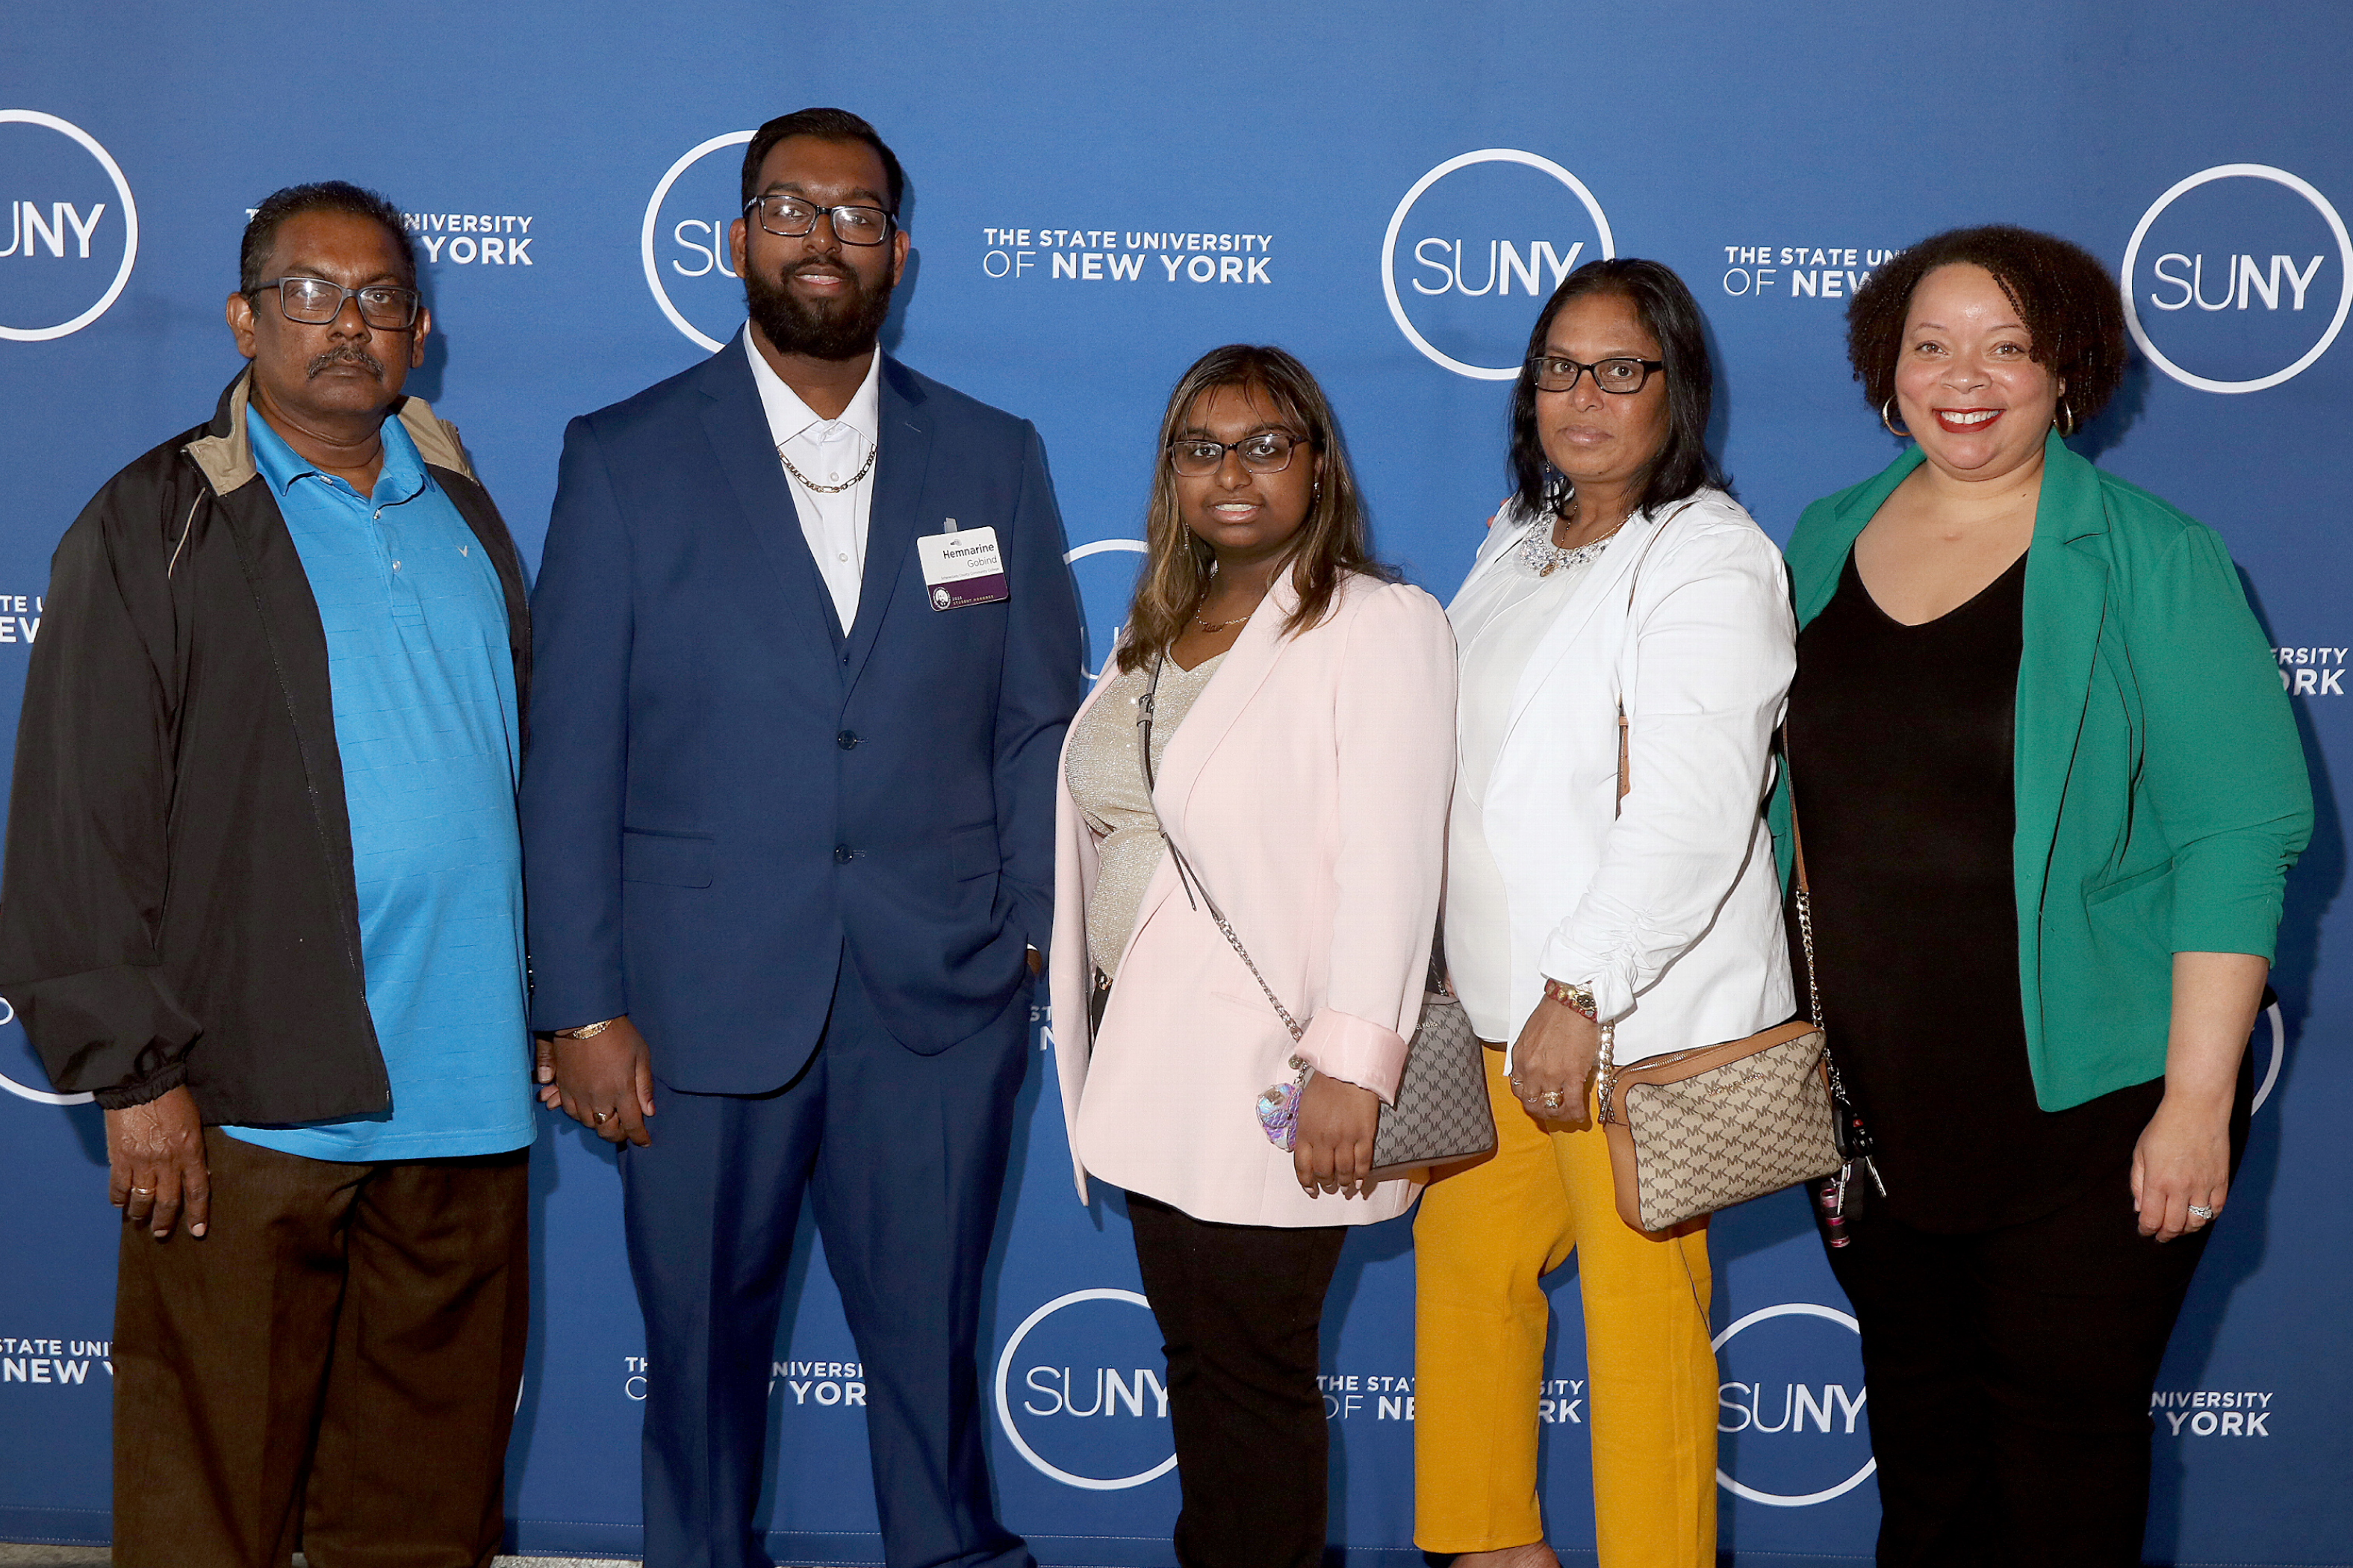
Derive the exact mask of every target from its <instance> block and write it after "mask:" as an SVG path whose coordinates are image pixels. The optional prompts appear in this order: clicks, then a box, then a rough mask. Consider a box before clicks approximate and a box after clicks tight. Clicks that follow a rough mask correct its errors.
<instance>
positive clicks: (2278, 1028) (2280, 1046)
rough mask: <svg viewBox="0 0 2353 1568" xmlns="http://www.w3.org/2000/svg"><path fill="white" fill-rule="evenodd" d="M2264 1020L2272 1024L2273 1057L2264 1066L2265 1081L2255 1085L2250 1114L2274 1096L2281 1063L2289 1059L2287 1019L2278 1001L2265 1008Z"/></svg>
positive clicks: (2260, 1108) (2261, 1107) (2249, 1109)
mask: <svg viewBox="0 0 2353 1568" xmlns="http://www.w3.org/2000/svg"><path fill="white" fill-rule="evenodd" d="M2262 1021H2263V1023H2265V1024H2269V1025H2270V1026H2272V1058H2271V1061H2270V1063H2269V1064H2268V1065H2266V1066H2265V1067H2264V1068H2263V1082H2261V1083H2260V1084H2257V1085H2256V1086H2255V1103H2254V1104H2253V1105H2252V1106H2250V1107H2249V1108H2248V1114H2249V1115H2253V1113H2254V1112H2256V1111H2258V1110H2262V1109H2263V1101H2264V1100H2269V1099H2270V1098H2271V1097H2272V1089H2274V1087H2275V1086H2276V1085H2277V1084H2278V1083H2279V1074H2280V1063H2282V1062H2284V1061H2285V1060H2286V1059H2287V1020H2286V1019H2285V1018H2284V1017H2282V1016H2280V1009H2279V1004H2278V1003H2276V1002H2274V1003H2273V1004H2272V1005H2270V1006H2268V1007H2266V1008H2264V1009H2263V1020H2262Z"/></svg>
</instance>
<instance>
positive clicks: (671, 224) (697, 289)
mask: <svg viewBox="0 0 2353 1568" xmlns="http://www.w3.org/2000/svg"><path fill="white" fill-rule="evenodd" d="M751 141H752V132H749V131H730V132H727V134H725V135H724V136H713V137H712V139H711V140H710V141H708V142H702V143H701V144H699V145H697V146H695V147H693V148H691V149H690V150H689V151H688V152H687V153H686V155H685V156H684V157H681V159H679V161H678V162H677V163H672V164H671V165H670V172H669V173H668V174H664V175H663V176H662V177H661V183H660V184H657V185H656V186H654V194H653V199H652V200H650V201H649V202H647V203H646V221H645V224H644V226H642V227H641V228H640V229H639V230H638V260H639V261H641V262H642V263H643V264H644V266H645V269H646V287H647V288H648V289H652V290H653V296H654V303H655V304H657V305H659V306H660V307H661V312H662V314H663V315H665V316H667V317H669V318H670V325H671V326H673V327H676V328H677V329H678V330H679V331H681V332H684V333H685V334H686V335H687V337H688V339H689V340H690V341H691V342H697V343H700V344H702V346H703V347H704V348H706V349H709V350H711V351H712V353H717V352H718V351H719V348H720V345H721V344H722V343H723V342H725V341H726V335H727V334H730V333H733V331H735V327H736V323H738V322H740V321H743V319H744V286H743V284H742V283H741V282H739V281H738V280H737V279H736V275H735V273H734V272H733V270H732V269H731V268H729V265H728V260H727V228H728V226H729V225H730V224H732V223H733V222H734V221H735V219H736V218H737V217H739V216H742V213H743V205H744V204H743V198H742V196H741V195H739V193H740V192H741V190H742V188H743V177H742V176H743V154H741V153H735V154H733V155H732V156H727V157H717V158H714V157H712V153H723V152H725V151H727V150H728V149H731V148H735V147H744V146H748V145H750V143H751ZM673 290H675V291H676V292H675V293H673V292H672V291H673ZM714 334H716V335H714Z"/></svg>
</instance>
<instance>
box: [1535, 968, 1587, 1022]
mask: <svg viewBox="0 0 2353 1568" xmlns="http://www.w3.org/2000/svg"><path fill="white" fill-rule="evenodd" d="M1544 994H1546V996H1549V997H1551V998H1552V999H1553V1000H1554V1001H1556V1002H1557V1003H1559V1004H1560V1005H1562V1006H1564V1007H1566V1008H1567V1009H1568V1010H1569V1011H1570V1012H1572V1013H1582V1014H1584V1015H1585V1016H1587V1017H1588V1018H1592V1019H1594V1020H1595V1021H1596V1022H1599V1014H1600V1008H1599V1006H1598V1005H1595V1003H1594V1000H1593V988H1592V987H1591V986H1589V985H1571V984H1567V982H1566V981H1560V980H1555V979H1554V978H1552V976H1550V975H1546V976H1545V984H1544Z"/></svg>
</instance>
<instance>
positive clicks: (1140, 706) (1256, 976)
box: [1135, 653, 1307, 1045]
mask: <svg viewBox="0 0 2353 1568" xmlns="http://www.w3.org/2000/svg"><path fill="white" fill-rule="evenodd" d="M1167 663H1168V656H1167V655H1166V654H1165V653H1164V654H1162V655H1160V657H1159V658H1155V660H1153V663H1152V679H1151V682H1150V683H1149V684H1148V685H1147V686H1146V687H1145V691H1144V696H1143V698H1142V700H1139V701H1138V702H1137V703H1136V705H1135V751H1136V755H1137V757H1138V758H1139V759H1140V760H1141V761H1142V763H1143V764H1144V802H1145V805H1148V806H1150V807H1151V808H1152V826H1154V827H1155V828H1157V829H1158V830H1159V832H1160V842H1161V843H1162V844H1163V845H1165V846H1166V847H1167V850H1168V858H1169V859H1170V861H1171V862H1173V863H1174V864H1175V865H1176V880H1177V883H1178V885H1180V886H1181V887H1183V888H1184V889H1185V901H1186V902H1187V903H1188V904H1191V905H1193V907H1194V908H1196V909H1206V910H1208V911H1209V919H1211V920H1212V921H1216V922H1217V926H1218V930H1219V931H1221V932H1222V933H1224V935H1225V939H1226V942H1228V944H1229V945H1230V946H1231V947H1232V948H1233V950H1234V953H1235V956H1237V957H1239V958H1240V960H1241V961H1242V967H1244V968H1245V969H1248V970H1249V971H1250V978H1251V979H1252V980H1255V981H1257V982H1258V988H1259V989H1260V990H1261V991H1262V992H1264V993H1266V1000H1267V1005H1269V1006H1271V1007H1272V1008H1273V1009H1274V1016H1276V1017H1278V1018H1281V1019H1282V1026H1283V1027H1284V1028H1286V1029H1288V1030H1290V1031H1291V1043H1292V1044H1293V1045H1297V1044H1298V1043H1299V1041H1300V1039H1301V1037H1303V1036H1304V1035H1305V1034H1306V1033H1307V1031H1306V1030H1305V1029H1303V1028H1301V1027H1300V1026H1299V1020H1298V1019H1296V1018H1294V1017H1293V1016H1291V1009H1290V1008H1288V1007H1285V1006H1284V1005H1282V997H1280V996H1277V995H1276V994H1274V987H1273V986H1271V985H1269V984H1267V983H1266V976H1265V975H1263V974H1261V973H1259V971H1258V963H1257V962H1256V961H1255V960H1253V959H1252V958H1251V957H1250V949H1248V948H1246V947H1244V946H1243V945H1242V939H1241V938H1240V937H1239V936H1236V935H1235V934H1234V928H1233V924H1232V922H1231V921H1228V920H1227V919H1226V916H1225V911H1224V910H1220V909H1219V908H1218V901H1217V900H1215V899H1212V898H1211V897H1209V889H1208V888H1207V887H1205V886H1204V885H1203V884H1202V881H1201V879H1200V876H1199V874H1198V872H1196V871H1195V870H1194V869H1193V863H1192V862H1191V861H1189V860H1187V859H1186V858H1185V851H1183V850H1182V849H1179V848H1177V847H1176V839H1174V838H1172V837H1169V834H1168V825H1167V824H1166V822H1163V821H1162V820H1161V819H1160V803H1159V802H1158V801H1157V800H1155V799H1154V798H1153V790H1154V788H1155V783H1154V778H1153V769H1152V705H1153V702H1154V700H1155V699H1156V698H1157V697H1158V696H1159V695H1160V672H1161V670H1162V669H1164V668H1166V667H1167ZM1197 893H1198V894H1199V895H1200V896H1199V898H1198V900H1196V898H1195V897H1194V895H1195V894H1197Z"/></svg>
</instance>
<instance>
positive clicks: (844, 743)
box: [833, 730, 858, 752]
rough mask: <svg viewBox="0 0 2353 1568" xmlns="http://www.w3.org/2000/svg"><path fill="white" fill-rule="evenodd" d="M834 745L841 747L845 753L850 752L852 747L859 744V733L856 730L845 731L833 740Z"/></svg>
mask: <svg viewBox="0 0 2353 1568" xmlns="http://www.w3.org/2000/svg"><path fill="white" fill-rule="evenodd" d="M833 743H834V744H835V745H837V746H839V747H840V748H841V749H842V750H843V751H845V752H846V751H849V749H850V748H851V747H853V746H855V745H857V744H858V731H855V730H844V731H842V732H841V733H840V734H839V735H836V736H835V737H834V738H833Z"/></svg>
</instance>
